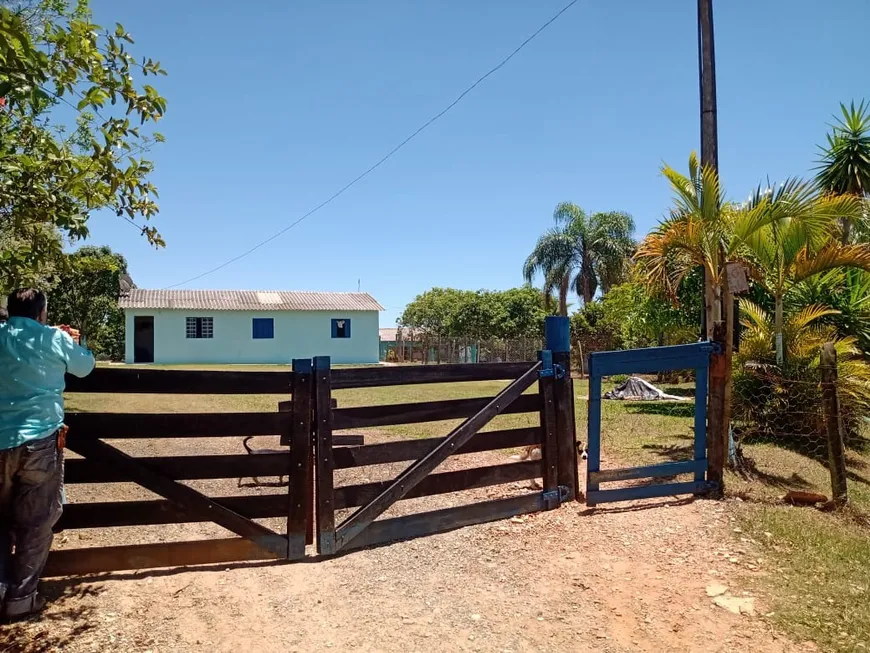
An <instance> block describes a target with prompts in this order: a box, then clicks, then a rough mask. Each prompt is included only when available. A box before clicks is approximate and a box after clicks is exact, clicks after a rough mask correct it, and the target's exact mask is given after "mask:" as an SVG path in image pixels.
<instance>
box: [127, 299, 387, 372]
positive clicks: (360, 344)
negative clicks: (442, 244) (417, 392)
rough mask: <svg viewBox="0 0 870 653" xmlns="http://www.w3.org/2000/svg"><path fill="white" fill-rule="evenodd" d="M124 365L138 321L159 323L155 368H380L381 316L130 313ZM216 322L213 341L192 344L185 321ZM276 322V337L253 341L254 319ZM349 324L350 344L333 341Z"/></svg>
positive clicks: (129, 358) (130, 354) (359, 313)
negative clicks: (300, 361) (339, 326)
mask: <svg viewBox="0 0 870 653" xmlns="http://www.w3.org/2000/svg"><path fill="white" fill-rule="evenodd" d="M124 313H125V323H126V339H125V360H126V361H127V362H128V363H132V362H133V334H134V329H133V318H134V317H136V316H148V315H150V316H153V317H154V362H155V363H240V364H255V363H261V364H263V363H278V364H286V363H290V361H291V360H292V359H294V358H312V357H314V356H331V357H332V362H333V363H336V364H351V363H377V362H378V313H377V311H347V312H343V313H337V312H326V311H323V312H321V311H279V312H275V313H269V312H267V311H188V310H177V309H161V310H148V309H125V311H124ZM188 317H211V318H213V319H214V337H213V338H187V329H186V324H187V322H186V318H188ZM255 317H257V318H269V317H271V318H273V319H274V321H275V337H274V338H269V339H256V340H255V339H254V338H253V327H252V319H253V318H255ZM333 319H350V323H351V329H350V335H351V337H350V338H333V337H332V320H333Z"/></svg>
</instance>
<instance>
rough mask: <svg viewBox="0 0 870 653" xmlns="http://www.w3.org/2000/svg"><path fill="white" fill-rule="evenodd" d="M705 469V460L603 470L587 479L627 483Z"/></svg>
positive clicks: (600, 481)
mask: <svg viewBox="0 0 870 653" xmlns="http://www.w3.org/2000/svg"><path fill="white" fill-rule="evenodd" d="M706 467H707V461H706V460H685V461H681V462H675V463H661V464H659V465H647V466H645V467H623V468H621V469H605V470H603V471H600V472H591V473H590V474H589V477H590V478H591V479H593V480H594V481H595V482H596V483H610V482H612V481H627V480H629V479H633V478H664V477H667V476H676V475H677V474H692V473H694V472H696V471H698V470H699V469H700V470H701V471H704V469H706Z"/></svg>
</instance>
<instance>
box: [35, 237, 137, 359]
mask: <svg viewBox="0 0 870 653" xmlns="http://www.w3.org/2000/svg"><path fill="white" fill-rule="evenodd" d="M126 273H127V261H126V260H125V259H124V257H123V256H121V255H120V254H117V253H115V252H113V251H112V250H111V249H110V248H109V247H82V248H81V249H79V250H78V251H76V252H73V253H72V254H68V255H67V256H66V257H65V260H64V266H63V269H62V270H61V272H60V274H59V275H58V279H57V281H58V283H57V287H56V289H55V290H54V292H52V293H51V295H50V297H49V302H48V315H49V321H50V322H51V323H53V324H69V325H70V326H72V327H74V328H76V329H78V330H79V331H81V335H82V339H83V340H84V341H85V342H86V343H87V345H88V347H90V348H91V350H92V351H93V352H94V354H96V355H98V356H100V357H103V358H109V359H112V360H123V358H124V312H123V311H122V310H121V309H120V308H119V307H118V295H119V292H120V287H121V286H120V280H121V275H122V274H126Z"/></svg>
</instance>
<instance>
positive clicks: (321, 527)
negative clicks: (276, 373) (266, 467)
mask: <svg viewBox="0 0 870 653" xmlns="http://www.w3.org/2000/svg"><path fill="white" fill-rule="evenodd" d="M314 420H315V422H314V457H315V460H316V464H315V478H316V482H317V487H316V489H315V498H316V502H317V511H316V520H317V552H318V553H320V554H322V555H329V554H331V553H334V552H335V487H334V471H335V460H334V458H333V454H332V373H331V371H330V359H329V356H315V358H314Z"/></svg>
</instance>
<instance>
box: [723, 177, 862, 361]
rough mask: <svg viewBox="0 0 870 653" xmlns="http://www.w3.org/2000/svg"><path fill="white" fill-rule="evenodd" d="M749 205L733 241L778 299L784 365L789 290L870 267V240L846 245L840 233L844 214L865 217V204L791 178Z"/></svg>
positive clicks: (778, 354) (777, 328) (764, 191)
mask: <svg viewBox="0 0 870 653" xmlns="http://www.w3.org/2000/svg"><path fill="white" fill-rule="evenodd" d="M746 208H747V210H745V211H743V212H740V213H738V214H737V215H736V219H735V221H734V233H733V235H732V240H733V241H734V243H735V244H736V246H737V247H736V248H735V249H736V250H737V251H739V252H741V253H742V254H744V255H745V257H744V258H745V261H746V262H747V263H748V264H749V265H750V266H751V267H752V269H753V271H754V273H755V274H753V278H754V279H755V281H756V282H757V283H758V284H759V285H761V286H762V287H763V288H764V289H765V290H766V291H767V292H768V293H769V294H770V296H771V297H772V298H773V300H774V307H775V310H774V329H775V331H774V332H775V349H776V361H777V363H778V364H779V365H782V362H783V360H784V356H785V352H784V348H783V304H784V299H785V295H786V293H788V292H789V291H790V290H791V289H793V288H794V287H795V286H797V285H798V284H799V283H801V282H802V281H805V280H806V279H810V278H812V277H814V276H816V275H820V274H822V273H824V272H828V271H830V270H835V269H839V268H846V267H853V268H860V269H864V270H867V269H870V245H843V244H841V243H840V242H839V241H838V240H836V238H835V236H836V232H837V220H838V218H839V219H840V220H845V221H847V222H849V223H851V221H852V220H855V219H857V218H859V217H860V215H861V204H860V202H858V201H857V200H856V199H855V198H854V197H852V196H848V195H840V196H837V195H820V194H819V193H818V191H817V189H816V188H815V186H814V185H813V184H810V183H808V182H804V181H800V180H798V179H789V180H787V181H785V182H784V183H783V184H781V185H780V186H779V187H778V188H776V189H773V188H767V189H762V188H761V187H759V188H758V189H757V190H756V191H755V193H754V194H753V195H752V196H751V197H750V199H749V202H748V203H747V205H746ZM755 210H758V211H759V215H758V216H756V218H757V219H755V220H752V219H751V218H749V217H748V216H751V215H753V212H754V211H755Z"/></svg>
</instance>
